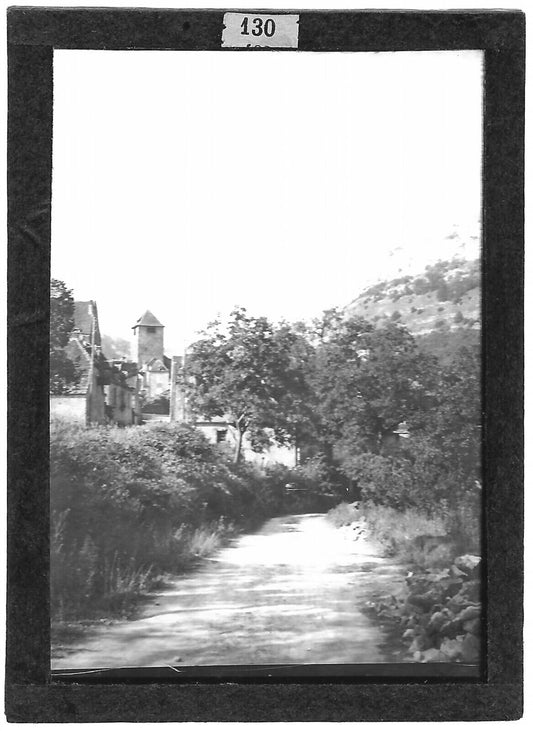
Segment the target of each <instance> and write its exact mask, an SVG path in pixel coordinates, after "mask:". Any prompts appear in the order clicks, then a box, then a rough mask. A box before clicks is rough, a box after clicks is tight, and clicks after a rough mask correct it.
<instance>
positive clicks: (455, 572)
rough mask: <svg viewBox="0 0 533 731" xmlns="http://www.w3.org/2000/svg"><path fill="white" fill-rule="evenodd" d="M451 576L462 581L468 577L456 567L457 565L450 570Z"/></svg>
mask: <svg viewBox="0 0 533 731" xmlns="http://www.w3.org/2000/svg"><path fill="white" fill-rule="evenodd" d="M450 574H451V576H454V577H455V578H458V579H462V578H464V577H466V576H467V574H465V572H464V571H461V569H460V568H459V567H458V566H456V565H455V564H454V565H453V566H452V567H451V569H450Z"/></svg>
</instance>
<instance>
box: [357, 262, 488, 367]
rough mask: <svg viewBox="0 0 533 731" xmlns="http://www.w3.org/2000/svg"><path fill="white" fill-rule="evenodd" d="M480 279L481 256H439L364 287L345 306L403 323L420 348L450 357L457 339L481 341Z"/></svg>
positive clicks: (361, 313)
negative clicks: (411, 270) (419, 270)
mask: <svg viewBox="0 0 533 731" xmlns="http://www.w3.org/2000/svg"><path fill="white" fill-rule="evenodd" d="M480 283H481V274H480V264H479V260H474V261H467V260H466V259H459V258H454V259H451V260H449V261H439V262H437V263H436V264H432V265H428V266H427V267H426V269H425V270H424V272H423V273H421V274H419V275H416V276H409V275H406V276H403V277H399V278H397V279H393V280H391V281H388V282H379V283H378V284H376V285H374V286H372V287H369V288H367V289H366V290H364V291H363V292H362V293H361V294H360V295H359V296H358V297H357V298H356V299H354V300H353V301H352V302H350V304H349V305H348V306H347V307H346V308H345V311H346V313H347V314H348V315H357V316H359V317H364V318H365V319H366V320H369V321H370V322H372V323H374V324H375V325H376V326H377V327H379V326H380V325H384V324H385V323H386V322H388V321H391V320H392V321H394V322H398V323H400V324H402V325H405V326H406V327H407V328H408V330H410V331H411V332H412V333H413V335H415V336H416V337H417V339H418V341H419V344H420V346H421V348H422V349H423V350H427V351H429V352H433V353H435V354H436V355H438V356H439V357H441V358H442V359H444V360H449V359H450V358H451V357H453V354H454V353H455V352H456V351H457V349H458V348H459V347H460V346H461V345H470V344H472V345H474V344H475V345H479V342H480V326H481V324H480V305H481V302H480V296H481V289H480Z"/></svg>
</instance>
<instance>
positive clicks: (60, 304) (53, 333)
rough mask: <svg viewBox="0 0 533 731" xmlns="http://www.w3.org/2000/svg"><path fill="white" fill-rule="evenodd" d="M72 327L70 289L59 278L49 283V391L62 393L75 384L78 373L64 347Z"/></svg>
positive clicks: (77, 379)
mask: <svg viewBox="0 0 533 731" xmlns="http://www.w3.org/2000/svg"><path fill="white" fill-rule="evenodd" d="M73 328H74V299H73V297H72V290H70V289H68V287H67V286H66V284H65V283H64V282H62V281H60V280H59V279H52V281H51V284H50V393H52V394H56V395H57V394H62V393H65V392H66V391H68V389H69V388H70V387H71V386H73V385H76V384H77V383H78V381H79V373H78V369H77V368H76V364H75V363H74V362H73V361H72V360H71V359H70V358H69V357H68V355H67V353H66V352H65V347H66V346H67V345H68V343H69V339H70V333H71V332H72V330H73Z"/></svg>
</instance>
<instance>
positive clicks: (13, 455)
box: [6, 7, 525, 722]
mask: <svg viewBox="0 0 533 731" xmlns="http://www.w3.org/2000/svg"><path fill="white" fill-rule="evenodd" d="M223 12H224V11H219V10H217V11H208V10H201V11H181V10H152V9H125V8H124V9H67V8H20V7H19V8H16V7H14V8H10V9H9V10H8V44H9V45H8V62H9V66H8V76H9V97H8V103H9V107H8V262H9V268H8V357H9V365H8V385H9V396H8V430H9V431H8V434H9V440H8V446H9V454H8V477H9V482H8V526H9V534H8V612H7V623H8V626H7V668H6V711H7V715H8V718H9V720H10V721H19V722H29V721H40V722H45V721H46V722H61V721H78V722H87V721H93V722H97V721H100V722H103V721H193V720H194V721H378V720H385V721H386V720H389V721H390V720H392V721H397V720H413V721H414V720H500V719H502V720H503V719H505V720H507V719H516V718H519V717H520V715H521V709H522V582H523V562H522V538H523V496H522V484H523V471H522V455H523V430H522V421H523V412H522V396H523V344H522V331H523V205H524V194H523V174H524V159H523V154H524V77H525V67H524V42H525V20H524V16H523V14H522V13H520V12H507V11H505V12H497V11H488V12H486V11H485V12H484V11H480V12H477V11H476V12H455V11H450V12H446V11H445V12H443V11H434V12H410V11H405V12H384V11H383V12H382V11H371V12H368V11H364V12H359V11H349V12H325V11H324V12H323V11H301V12H300V44H299V50H300V51H378V50H381V51H393V50H397V51H401V50H437V49H448V50H461V49H482V50H484V51H485V115H484V170H483V193H484V208H483V305H482V312H483V369H484V477H485V485H486V488H485V503H486V504H485V542H486V546H485V548H486V555H487V577H486V578H487V585H488V591H487V596H486V604H485V606H486V633H487V656H486V667H485V669H484V670H485V676H484V680H483V681H479V682H474V683H473V682H471V681H470V682H467V681H466V680H463V681H461V680H460V679H457V680H455V681H453V682H452V681H451V680H449V681H446V682H443V683H442V682H441V683H428V682H427V681H419V682H416V681H415V680H414V679H406V682H404V684H402V683H401V682H400V681H399V680H398V681H394V680H393V681H391V680H387V681H385V682H384V681H383V680H381V681H379V680H377V681H376V682H370V681H369V679H368V678H367V679H363V678H359V679H358V680H354V679H348V678H340V679H339V678H337V679H335V680H332V679H330V680H329V681H328V679H327V678H325V677H323V678H320V677H316V678H315V679H312V678H307V682H300V683H298V682H294V681H293V682H286V683H283V682H280V681H278V680H274V682H265V679H256V680H249V681H248V682H247V683H242V682H235V681H233V682H226V683H217V682H213V681H211V682H210V683H209V684H206V683H205V682H203V683H202V682H198V681H195V682H190V681H189V682H188V683H187V684H169V683H168V682H167V683H152V684H140V683H135V681H133V683H130V684H125V683H118V682H117V683H114V682H112V680H111V682H108V683H106V684H105V685H103V684H96V683H93V684H89V683H85V684H75V683H72V684H68V685H66V684H51V683H50V674H49V619H48V611H49V608H48V570H49V567H48V529H49V514H48V479H47V473H48V416H49V414H48V409H49V406H48V384H47V380H48V378H47V375H48V374H47V362H48V350H47V345H48V319H49V307H48V301H49V275H50V212H51V150H52V82H53V79H52V60H53V49H54V48H86V49H89V48H92V49H108V50H115V49H137V50H151V49H152V50H156V49H158V50H165V49H168V50H220V35H221V28H222V17H223ZM270 12H272V11H270ZM282 12H288V11H282ZM260 52H261V51H260ZM268 52H271V51H268ZM289 52H290V51H289ZM309 154H312V151H310V152H309Z"/></svg>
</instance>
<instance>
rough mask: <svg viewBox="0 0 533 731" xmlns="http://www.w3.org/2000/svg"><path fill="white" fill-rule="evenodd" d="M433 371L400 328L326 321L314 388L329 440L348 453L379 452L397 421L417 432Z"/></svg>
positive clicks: (429, 359)
mask: <svg viewBox="0 0 533 731" xmlns="http://www.w3.org/2000/svg"><path fill="white" fill-rule="evenodd" d="M435 368H436V361H435V360H434V359H433V358H432V357H431V356H426V355H423V354H421V353H420V352H419V351H418V349H417V346H416V342H415V340H414V338H413V336H412V335H411V334H410V333H409V332H408V330H407V329H406V328H405V327H402V326H400V325H398V324H394V323H391V322H389V323H388V324H387V325H386V326H385V327H383V328H375V327H374V326H373V325H372V324H371V323H369V322H368V321H366V320H363V319H359V318H351V319H348V320H343V319H341V318H338V317H334V318H333V319H331V318H330V327H329V332H328V334H327V336H326V338H325V339H323V342H322V343H321V344H320V346H319V347H318V348H317V359H316V373H315V387H316V389H317V394H318V398H319V403H320V411H321V413H322V417H323V419H324V423H325V424H326V426H327V428H328V430H329V433H330V435H331V437H332V439H333V440H334V441H336V442H337V443H341V444H342V445H343V446H344V447H348V449H349V451H351V452H353V453H362V452H373V453H379V452H380V451H381V446H382V444H383V443H384V440H385V438H386V437H387V436H389V435H393V433H394V431H395V430H396V429H397V428H398V427H399V425H400V424H401V423H402V422H404V421H405V422H408V424H409V428H410V429H419V428H421V427H422V426H423V424H424V418H423V416H424V414H426V413H427V411H428V408H429V405H430V403H431V389H432V385H433V384H434V378H435Z"/></svg>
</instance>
